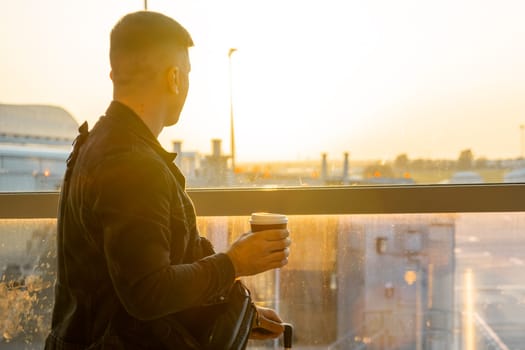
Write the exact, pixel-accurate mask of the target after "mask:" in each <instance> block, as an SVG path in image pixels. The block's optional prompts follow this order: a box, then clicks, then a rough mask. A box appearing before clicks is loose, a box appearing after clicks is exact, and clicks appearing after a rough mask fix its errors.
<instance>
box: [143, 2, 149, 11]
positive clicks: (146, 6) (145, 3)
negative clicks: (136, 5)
mask: <svg viewBox="0 0 525 350" xmlns="http://www.w3.org/2000/svg"><path fill="white" fill-rule="evenodd" d="M144 11H148V0H144Z"/></svg>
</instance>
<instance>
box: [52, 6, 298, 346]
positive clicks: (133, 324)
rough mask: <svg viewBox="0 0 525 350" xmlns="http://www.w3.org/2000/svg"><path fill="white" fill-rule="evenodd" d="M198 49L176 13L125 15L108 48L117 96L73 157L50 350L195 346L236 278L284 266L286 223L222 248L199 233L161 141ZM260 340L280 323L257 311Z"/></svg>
mask: <svg viewBox="0 0 525 350" xmlns="http://www.w3.org/2000/svg"><path fill="white" fill-rule="evenodd" d="M192 45H193V42H192V39H191V37H190V35H189V34H188V33H187V31H186V30H185V29H184V28H183V27H182V26H181V25H180V24H178V23H177V22H176V21H174V20H173V19H171V18H169V17H166V16H164V15H162V14H159V13H154V12H145V11H142V12H136V13H132V14H129V15H126V16H124V17H123V18H122V19H121V20H120V21H119V22H118V23H117V24H116V26H115V27H114V28H113V30H112V32H111V43H110V62H111V74H110V76H111V79H112V81H113V88H114V90H113V101H112V102H111V104H110V106H109V108H108V109H107V111H106V114H105V115H104V116H103V117H101V118H100V120H99V121H98V122H97V124H96V125H95V126H94V127H93V129H92V130H91V131H90V132H89V133H88V132H87V125H84V126H82V127H81V129H80V131H81V134H80V135H79V137H78V138H77V140H76V142H75V148H74V151H73V152H72V154H71V156H70V159H69V160H68V170H67V171H66V176H65V179H64V185H63V188H62V193H61V199H60V213H59V218H58V236H57V244H58V269H57V270H58V271H57V281H56V286H55V305H54V310H53V319H52V330H51V333H50V335H49V336H48V338H47V340H46V349H88V348H89V349H168V348H170V349H196V348H198V344H196V343H195V337H194V336H195V335H196V334H198V332H199V325H201V324H202V322H203V320H202V319H199V318H198V317H199V315H196V314H194V313H192V310H194V309H193V308H196V307H199V306H201V305H207V304H213V303H214V302H217V301H218V300H221V298H222V297H223V296H224V295H225V294H226V293H227V291H228V289H229V287H230V286H231V285H232V284H233V282H234V280H235V279H236V278H238V277H241V276H248V275H253V274H257V273H260V272H263V271H267V270H270V269H274V268H279V267H282V266H284V265H285V264H286V263H287V258H288V253H289V251H288V249H289V248H288V247H289V245H290V239H289V237H288V235H289V234H288V232H287V231H286V230H271V231H263V232H258V233H257V234H252V233H246V234H244V235H242V236H241V237H240V238H239V239H238V240H237V241H236V242H234V243H233V245H232V246H231V247H230V248H229V249H228V250H227V251H226V252H225V253H215V252H214V251H213V249H212V247H211V244H210V243H209V242H208V241H207V240H206V239H204V238H202V237H199V233H198V231H197V228H196V219H195V211H194V208H193V204H192V202H191V200H190V199H189V197H188V196H187V194H186V191H185V180H184V177H183V175H182V174H181V172H180V171H179V169H178V168H177V167H176V166H175V165H174V163H173V160H174V158H175V155H174V154H171V153H168V152H167V151H165V150H164V149H163V148H162V147H161V145H160V144H159V142H158V141H157V137H158V135H159V133H160V132H161V130H162V129H163V128H164V127H166V126H170V125H173V124H175V123H177V121H178V120H179V115H180V113H181V110H182V107H183V105H184V101H185V99H186V94H187V92H188V85H189V84H188V75H189V72H190V62H189V57H188V48H189V47H191V46H192ZM258 313H259V324H260V327H259V328H258V329H257V330H256V331H253V332H252V337H253V338H258V339H266V338H274V337H277V336H279V335H280V334H281V333H282V331H283V326H282V324H281V320H280V318H279V316H278V315H277V314H276V313H275V312H274V311H273V310H270V309H265V308H258Z"/></svg>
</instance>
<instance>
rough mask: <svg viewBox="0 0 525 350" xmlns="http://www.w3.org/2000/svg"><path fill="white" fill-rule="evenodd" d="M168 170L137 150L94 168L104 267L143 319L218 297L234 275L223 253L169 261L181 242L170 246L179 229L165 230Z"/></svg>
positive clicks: (170, 192)
mask: <svg viewBox="0 0 525 350" xmlns="http://www.w3.org/2000/svg"><path fill="white" fill-rule="evenodd" d="M170 176H171V174H170V173H169V171H167V170H166V165H165V164H163V163H162V162H161V161H159V160H156V159H151V158H148V157H146V156H138V155H137V154H127V155H121V156H119V157H116V158H115V159H112V160H111V161H106V162H104V164H102V165H101V166H100V167H99V170H98V171H97V179H96V182H97V186H95V196H94V198H95V200H94V208H93V209H94V210H93V211H94V213H95V214H96V215H97V217H98V218H99V220H100V222H101V224H102V230H103V242H104V243H103V247H104V255H105V259H106V262H107V266H108V271H109V274H110V276H111V279H112V282H113V286H114V288H115V290H116V293H117V295H118V297H119V298H120V300H121V302H122V304H123V305H124V307H125V308H126V310H127V311H128V312H129V313H130V314H131V315H132V316H133V317H136V318H138V319H142V320H151V319H156V318H159V317H163V316H166V315H168V314H171V313H175V312H179V311H182V310H185V309H187V308H190V307H193V306H198V305H202V304H207V303H212V302H214V301H216V300H219V299H220V298H221V297H222V296H223V295H224V294H225V293H226V291H227V290H228V289H229V287H230V286H231V284H232V283H233V281H234V278H235V272H234V268H233V265H232V262H231V261H230V259H229V258H228V256H226V255H225V254H222V253H219V254H212V255H209V256H207V257H204V258H202V259H200V260H198V261H196V262H193V263H189V264H178V265H172V264H171V261H172V257H173V254H179V255H181V254H182V255H183V254H184V253H185V249H186V247H185V246H184V244H181V245H182V246H177V247H175V250H176V251H172V250H173V249H174V247H173V246H172V245H171V243H170V242H171V240H172V239H173V238H174V237H171V236H170V235H172V234H175V235H176V234H179V233H178V232H171V230H170V228H171V224H170V214H171V213H170V211H171V210H173V208H172V206H173V205H174V204H173V203H174V202H175V203H177V200H175V201H174V197H173V196H174V189H173V188H172V187H173V186H174V185H173V180H172V178H170ZM175 205H176V204H175ZM180 234H181V235H184V234H185V233H184V232H181V233H180ZM178 241H181V242H184V241H185V239H179V240H178ZM208 249H211V245H209V248H208ZM210 253H213V251H211V252H210Z"/></svg>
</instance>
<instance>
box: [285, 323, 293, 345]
mask: <svg viewBox="0 0 525 350" xmlns="http://www.w3.org/2000/svg"><path fill="white" fill-rule="evenodd" d="M283 325H284V349H285V350H289V349H291V348H292V338H293V326H292V325H291V324H290V323H283Z"/></svg>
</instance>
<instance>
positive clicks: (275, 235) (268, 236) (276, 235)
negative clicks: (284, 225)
mask: <svg viewBox="0 0 525 350" xmlns="http://www.w3.org/2000/svg"><path fill="white" fill-rule="evenodd" d="M253 234H255V235H258V236H259V237H260V238H261V239H264V240H267V241H279V240H282V239H285V238H287V237H288V236H290V232H288V230H287V229H280V230H265V231H258V232H254V233H253Z"/></svg>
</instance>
